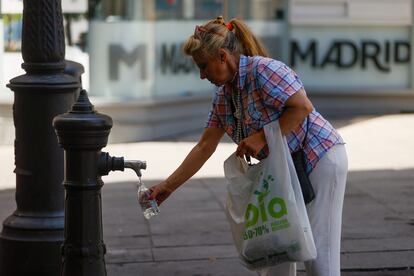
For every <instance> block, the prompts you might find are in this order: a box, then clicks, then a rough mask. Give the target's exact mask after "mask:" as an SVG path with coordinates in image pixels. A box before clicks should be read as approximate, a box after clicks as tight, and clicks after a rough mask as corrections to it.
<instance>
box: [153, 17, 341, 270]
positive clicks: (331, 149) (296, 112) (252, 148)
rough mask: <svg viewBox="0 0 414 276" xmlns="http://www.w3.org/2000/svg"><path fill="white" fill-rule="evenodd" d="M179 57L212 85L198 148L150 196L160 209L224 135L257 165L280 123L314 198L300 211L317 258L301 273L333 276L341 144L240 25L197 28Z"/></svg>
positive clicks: (288, 74) (284, 70) (289, 74)
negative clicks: (302, 160)
mask: <svg viewBox="0 0 414 276" xmlns="http://www.w3.org/2000/svg"><path fill="white" fill-rule="evenodd" d="M184 52H185V53H186V54H187V55H190V56H192V58H193V60H194V62H195V63H196V64H197V66H198V67H199V69H200V78H201V79H208V80H209V81H210V82H212V83H213V84H215V85H216V86H217V91H216V94H215V97H214V100H213V105H212V109H211V111H210V114H209V117H208V120H207V124H206V128H205V129H204V132H203V134H202V136H201V138H200V140H199V142H198V143H197V145H196V146H195V147H194V148H193V149H192V150H191V152H190V153H189V154H188V155H187V157H186V158H185V160H184V161H183V163H182V164H181V165H180V166H179V167H178V168H177V170H176V171H175V172H174V173H172V174H171V175H170V176H169V177H168V178H167V179H166V180H165V181H163V182H161V183H159V184H158V185H156V186H154V187H152V189H151V190H152V194H151V196H152V197H153V198H155V199H156V200H157V201H158V202H159V203H162V202H163V201H164V200H165V199H166V198H167V197H168V196H169V195H170V194H171V193H172V192H173V191H175V190H176V189H177V188H178V187H180V186H181V185H182V184H183V183H184V182H185V181H187V180H188V179H189V178H190V177H192V176H193V175H194V174H195V173H196V172H197V171H198V170H199V169H200V168H201V167H202V166H203V164H204V163H205V162H206V161H207V159H208V158H209V157H210V156H211V155H212V154H213V152H214V151H215V149H216V147H217V145H218V143H219V141H220V139H221V138H222V136H223V134H224V133H227V134H228V135H229V136H230V137H231V138H232V139H233V140H234V141H235V142H236V143H237V144H238V147H237V150H236V153H237V155H238V156H253V157H256V158H258V159H261V158H264V157H265V156H266V154H267V147H266V139H265V136H264V132H263V126H264V125H266V124H267V123H269V122H272V121H274V120H279V124H280V127H281V130H282V134H283V135H286V139H287V141H288V145H289V149H290V151H291V153H293V152H296V151H298V150H299V149H300V148H301V146H302V145H304V151H305V154H306V170H307V173H308V174H309V178H310V180H311V183H312V185H313V188H314V190H315V193H316V197H315V199H314V200H313V201H312V202H310V203H309V204H308V205H307V211H308V216H309V220H310V223H311V226H312V231H313V235H314V240H315V244H316V248H317V253H318V256H317V259H316V260H313V261H309V262H306V263H305V266H306V271H307V274H308V275H318V276H325V275H326V276H336V275H340V240H341V223H342V205H343V198H344V192H345V183H346V174H347V166H348V164H347V156H346V151H345V147H344V142H343V140H342V138H341V137H340V136H339V134H338V133H337V132H336V130H335V129H334V128H333V127H332V126H331V124H329V122H327V121H326V120H325V119H324V118H323V117H322V116H321V115H320V114H319V113H318V112H316V111H315V109H314V108H313V106H312V103H311V102H310V101H309V99H308V98H307V96H306V92H305V90H304V88H303V84H302V82H301V81H300V80H299V78H298V76H297V75H296V74H295V72H293V71H292V70H291V69H290V68H288V67H287V66H286V65H285V64H283V63H282V62H280V61H277V60H274V59H270V58H267V53H266V51H265V49H264V47H263V46H262V44H261V42H260V41H259V40H258V39H257V38H256V37H255V36H254V35H253V34H252V32H251V31H250V30H249V29H248V28H247V26H246V25H245V24H244V23H243V22H242V21H241V20H239V19H233V20H231V21H230V22H229V23H227V24H226V23H225V22H224V20H223V18H222V17H218V18H217V19H215V20H212V21H209V22H207V23H206V24H204V25H203V26H196V28H195V31H194V35H192V36H191V37H190V38H189V39H188V40H187V42H186V43H185V45H184ZM305 138H306V139H305ZM260 273H261V275H295V274H296V265H295V263H285V264H281V265H279V266H276V267H272V268H270V269H267V270H265V271H261V272H260Z"/></svg>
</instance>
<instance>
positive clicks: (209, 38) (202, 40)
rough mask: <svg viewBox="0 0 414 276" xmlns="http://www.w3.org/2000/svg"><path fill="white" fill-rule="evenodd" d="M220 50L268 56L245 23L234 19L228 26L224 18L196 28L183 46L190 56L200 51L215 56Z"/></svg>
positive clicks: (246, 54)
mask: <svg viewBox="0 0 414 276" xmlns="http://www.w3.org/2000/svg"><path fill="white" fill-rule="evenodd" d="M220 48H224V49H227V50H229V51H230V52H231V53H233V54H242V55H245V56H257V55H259V56H264V57H267V56H268V54H267V51H266V49H265V47H264V46H263V44H262V42H261V41H260V40H259V39H258V38H257V37H256V36H255V35H254V34H253V33H252V31H251V30H250V29H249V27H247V25H246V24H245V23H243V22H242V21H241V20H240V19H237V18H233V19H232V20H230V21H229V22H228V23H227V24H226V23H225V21H224V19H223V17H222V16H219V17H217V18H216V19H214V20H210V21H208V22H207V23H205V24H204V25H202V26H196V28H195V31H194V34H193V35H192V36H190V37H189V38H188V39H187V41H186V42H185V43H184V45H183V51H184V53H185V54H186V55H189V56H192V55H194V53H195V52H198V51H201V52H203V53H204V54H207V55H210V56H215V55H217V53H218V50H219V49H220Z"/></svg>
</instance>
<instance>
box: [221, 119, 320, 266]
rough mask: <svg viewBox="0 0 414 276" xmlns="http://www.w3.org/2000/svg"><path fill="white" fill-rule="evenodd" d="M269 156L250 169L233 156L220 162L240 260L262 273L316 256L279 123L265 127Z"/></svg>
mask: <svg viewBox="0 0 414 276" xmlns="http://www.w3.org/2000/svg"><path fill="white" fill-rule="evenodd" d="M264 131H265V135H266V140H267V143H268V146H269V155H268V157H267V158H266V159H263V160H262V161H260V162H259V163H258V164H255V165H253V166H251V167H249V166H248V165H247V163H246V162H245V161H244V159H241V158H238V157H237V156H236V155H235V154H232V155H231V156H230V157H229V158H228V159H227V160H226V161H225V162H224V173H225V176H226V179H227V180H228V185H227V191H228V196H227V202H226V211H227V212H226V213H227V217H228V220H229V222H230V226H231V231H232V235H233V239H234V243H235V245H236V248H237V251H238V252H239V255H240V258H241V260H242V262H243V263H244V264H245V265H246V266H247V267H248V268H250V269H254V270H255V269H261V268H265V267H269V266H274V265H277V264H280V263H283V262H295V261H307V260H311V259H315V258H316V248H315V243H314V241H313V236H312V231H311V228H310V224H309V219H308V216H307V213H306V207H305V203H304V201H303V197H302V191H301V190H300V184H299V180H298V178H297V175H296V171H295V167H294V165H293V161H292V157H291V155H290V152H289V148H288V145H287V143H286V139H285V137H283V136H282V134H281V131H280V127H279V122H278V121H274V122H272V123H270V124H267V125H266V126H265V127H264Z"/></svg>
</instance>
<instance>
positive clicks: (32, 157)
mask: <svg viewBox="0 0 414 276" xmlns="http://www.w3.org/2000/svg"><path fill="white" fill-rule="evenodd" d="M23 5H24V6H23V7H24V9H23V34H22V55H23V60H24V63H23V64H22V67H23V69H24V70H25V71H26V74H25V75H21V76H18V77H16V78H14V79H12V80H10V84H8V87H9V88H10V89H11V90H13V92H14V104H13V119H14V125H15V130H16V137H15V165H16V169H15V171H14V172H15V173H16V205H17V209H16V211H14V213H13V214H12V215H10V216H9V217H8V218H7V219H6V220H5V221H4V222H3V229H2V232H1V234H0V275H7V276H14V275H43V276H46V275H51V276H52V275H53V276H56V275H59V273H60V264H61V258H60V250H61V249H60V248H61V244H62V242H63V228H64V211H63V207H64V189H63V186H62V180H63V150H62V149H60V148H59V146H58V144H57V139H56V136H55V134H54V131H53V128H52V119H53V118H54V117H55V116H56V115H58V114H61V113H64V112H66V111H67V110H69V109H70V107H71V106H72V104H73V102H74V98H75V97H74V95H75V93H76V91H78V90H79V85H80V83H79V81H78V80H77V79H76V78H74V77H73V76H70V75H66V74H64V69H65V62H64V56H65V43H64V36H63V23H62V10H61V1H60V0H36V1H34V0H24V3H23Z"/></svg>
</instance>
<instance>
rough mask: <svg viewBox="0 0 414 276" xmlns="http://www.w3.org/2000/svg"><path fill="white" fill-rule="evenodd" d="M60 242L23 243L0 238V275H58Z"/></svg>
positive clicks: (22, 241) (59, 269) (23, 241)
mask: <svg viewBox="0 0 414 276" xmlns="http://www.w3.org/2000/svg"><path fill="white" fill-rule="evenodd" d="M45 235H48V233H45ZM62 242H63V241H61V240H59V241H29V240H28V241H25V240H15V239H8V238H4V237H2V236H0V275H7V276H23V275H42V276H56V275H60V272H61V257H60V256H61V255H60V250H61V249H60V248H61V245H62Z"/></svg>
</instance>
